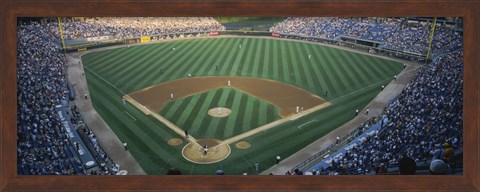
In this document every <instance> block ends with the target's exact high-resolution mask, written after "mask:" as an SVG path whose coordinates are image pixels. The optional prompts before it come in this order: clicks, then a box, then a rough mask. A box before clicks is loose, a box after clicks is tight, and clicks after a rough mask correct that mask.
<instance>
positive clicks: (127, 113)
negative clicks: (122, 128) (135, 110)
mask: <svg viewBox="0 0 480 192" xmlns="http://www.w3.org/2000/svg"><path fill="white" fill-rule="evenodd" d="M123 113H125V114H126V115H128V116H130V117H131V118H132V119H133V121H136V120H137V119H135V117H133V116H132V115H131V114H130V113H129V112H127V111H123Z"/></svg>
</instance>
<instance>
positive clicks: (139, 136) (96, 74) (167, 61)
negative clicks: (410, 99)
mask: <svg viewBox="0 0 480 192" xmlns="http://www.w3.org/2000/svg"><path fill="white" fill-rule="evenodd" d="M239 44H241V45H242V48H239ZM172 48H175V49H176V51H173V50H172ZM308 55H311V56H312V58H311V59H308ZM82 60H83V64H84V67H85V74H86V77H87V83H88V86H89V91H90V95H91V98H92V102H93V104H94V107H95V109H96V110H97V111H98V113H99V114H100V115H101V116H102V118H103V119H104V120H105V121H106V122H107V124H108V125H109V126H110V127H111V128H112V130H113V131H114V132H115V133H116V134H117V136H118V137H119V138H120V139H121V140H122V141H124V142H128V145H129V150H130V151H131V153H132V154H133V155H134V157H135V158H136V159H137V161H139V163H140V164H141V166H142V167H143V168H144V169H145V171H147V173H148V174H165V173H166V172H167V170H168V169H169V168H171V167H177V168H179V169H180V170H181V171H182V173H183V174H195V175H199V174H207V175H212V174H214V173H215V171H216V170H217V169H223V170H224V171H225V173H226V174H237V175H238V174H241V173H243V172H248V173H249V174H254V173H255V171H254V166H253V164H254V162H255V161H259V162H260V169H261V170H265V169H267V168H269V167H270V166H272V165H274V163H275V156H276V155H280V156H282V158H286V157H288V156H289V155H291V154H293V153H295V152H296V151H298V150H299V149H301V148H303V147H305V146H306V145H308V144H309V143H311V142H313V141H315V140H316V139H318V138H320V137H322V136H323V135H325V134H326V133H328V132H330V131H331V130H334V129H336V128H337V127H339V126H340V125H342V124H344V123H345V122H347V121H348V120H350V119H352V118H353V116H354V110H355V109H357V108H358V109H361V108H363V107H365V106H366V105H367V104H368V103H369V102H370V101H371V100H372V99H373V98H374V97H375V96H376V95H377V94H378V93H379V92H380V87H381V85H386V84H388V83H389V82H390V81H391V80H392V79H393V76H394V75H396V74H398V73H399V72H400V71H401V70H402V67H403V65H402V64H401V63H398V62H395V61H390V60H385V59H381V58H377V57H371V56H367V55H362V54H358V53H353V52H349V51H344V50H340V49H336V48H331V47H327V46H322V45H317V44H310V43H303V42H295V41H286V40H280V39H261V38H211V39H189V40H177V41H169V42H163V43H157V44H145V45H139V46H131V47H124V48H118V49H112V50H105V51H99V52H93V53H89V54H86V55H84V56H83V57H82ZM216 65H218V66H219V70H215V66H216ZM161 71H164V73H160V72H161ZM189 73H191V74H192V75H194V76H248V77H259V78H265V79H273V80H276V81H280V82H284V83H288V84H292V85H295V86H298V87H301V88H303V89H306V90H308V91H310V92H312V93H314V94H317V95H319V96H321V97H323V98H324V99H326V100H327V101H329V102H331V103H332V105H331V106H329V107H327V108H325V109H323V110H321V111H318V112H315V113H313V114H311V115H308V116H305V117H302V118H300V119H297V120H294V121H289V122H287V123H285V124H282V125H280V126H277V127H275V128H272V129H270V130H267V131H264V132H260V133H258V134H256V135H253V136H250V137H248V138H245V139H244V141H248V142H250V143H251V144H252V146H251V147H250V148H249V149H246V150H240V149H236V148H235V147H234V146H233V145H231V148H232V153H231V154H230V156H229V157H228V158H227V159H225V160H223V161H220V162H218V163H213V164H207V165H200V164H194V163H191V162H189V161H187V160H185V159H184V158H183V157H182V154H181V149H182V148H183V146H184V145H185V144H186V143H183V144H182V145H179V146H176V147H172V146H170V145H168V144H167V141H168V139H170V138H181V136H179V135H177V134H176V133H174V132H173V131H171V130H170V129H168V128H167V127H166V126H164V125H163V124H161V123H160V122H159V121H157V120H156V119H154V118H152V117H149V116H145V115H144V114H143V113H142V112H140V111H139V110H138V109H136V108H135V107H133V106H131V105H129V104H127V105H125V106H124V105H122V102H121V97H122V96H123V95H124V94H128V93H131V92H133V91H137V90H139V89H142V88H145V87H148V86H151V85H155V84H158V83H161V82H165V81H169V80H174V79H178V78H184V77H186V76H187V75H188V74H189ZM224 91H225V90H224ZM325 91H328V97H325V95H324V93H325ZM206 98H207V97H199V98H198V100H197V101H196V102H197V103H200V104H202V105H203V104H204V103H206V102H207V100H206ZM192 99H193V98H192ZM233 103H236V102H233ZM192 104H193V103H192ZM242 104H243V103H242V102H240V103H239V104H237V105H242ZM192 109H193V108H192ZM165 110H167V109H165ZM244 110H245V109H244ZM161 113H163V112H161ZM252 116H253V115H252ZM179 118H180V117H179ZM183 118H191V117H183ZM237 118H238V117H237ZM250 118H255V117H250ZM262 118H263V117H262ZM240 119H242V120H243V119H245V117H241V118H240ZM313 119H315V120H317V121H315V122H314V123H309V124H308V125H306V126H303V127H302V129H299V128H298V126H299V125H302V124H304V123H306V122H309V121H311V120H313ZM244 121H248V120H244ZM205 122H207V121H205ZM209 123H211V121H210V122H209ZM202 124H203V122H202ZM195 134H198V135H200V132H197V133H195ZM212 134H213V133H212ZM215 134H217V133H215ZM218 134H220V133H218ZM219 139H222V138H219ZM299 163H300V162H299Z"/></svg>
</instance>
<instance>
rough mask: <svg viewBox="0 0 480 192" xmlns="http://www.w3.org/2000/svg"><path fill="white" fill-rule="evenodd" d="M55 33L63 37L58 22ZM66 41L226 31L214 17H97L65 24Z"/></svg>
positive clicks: (55, 25) (74, 19)
mask: <svg viewBox="0 0 480 192" xmlns="http://www.w3.org/2000/svg"><path fill="white" fill-rule="evenodd" d="M48 25H49V28H50V30H51V31H52V33H53V34H54V35H55V36H57V37H60V30H59V27H58V23H55V22H50V23H49V24H48ZM62 27H63V36H64V39H66V40H69V39H82V38H88V37H99V36H113V37H115V38H116V39H126V38H134V37H142V36H149V35H157V34H171V33H189V32H209V31H224V30H225V27H224V26H223V25H221V24H220V23H219V22H217V21H216V20H215V19H213V18H211V17H94V18H70V19H68V20H66V21H65V22H63V23H62Z"/></svg>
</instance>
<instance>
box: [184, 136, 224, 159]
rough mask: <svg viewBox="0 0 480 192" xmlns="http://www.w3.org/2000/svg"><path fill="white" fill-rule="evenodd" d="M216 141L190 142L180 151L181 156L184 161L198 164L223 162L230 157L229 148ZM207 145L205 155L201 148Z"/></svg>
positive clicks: (201, 140) (199, 140)
mask: <svg viewBox="0 0 480 192" xmlns="http://www.w3.org/2000/svg"><path fill="white" fill-rule="evenodd" d="M220 142H222V141H220V140H217V139H198V140H197V143H198V144H199V145H197V144H196V143H192V142H190V143H189V144H187V145H185V147H183V150H182V155H183V157H184V158H185V159H186V160H189V161H191V162H194V163H199V164H210V163H216V162H219V161H222V160H224V159H225V158H227V157H228V155H230V151H231V150H230V146H229V145H228V144H223V145H220V146H218V144H219V143H220ZM205 145H207V148H208V150H207V153H206V154H205V151H204V150H203V146H205Z"/></svg>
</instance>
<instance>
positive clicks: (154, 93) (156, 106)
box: [129, 77, 325, 117]
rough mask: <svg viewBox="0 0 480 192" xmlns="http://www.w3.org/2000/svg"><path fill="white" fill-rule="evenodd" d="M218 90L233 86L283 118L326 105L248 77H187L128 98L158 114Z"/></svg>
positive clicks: (302, 93)
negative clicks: (173, 102) (181, 100)
mask: <svg viewBox="0 0 480 192" xmlns="http://www.w3.org/2000/svg"><path fill="white" fill-rule="evenodd" d="M228 81H230V85H228ZM221 87H233V88H236V89H238V90H241V91H243V92H246V93H248V94H250V95H252V96H255V97H257V98H260V99H262V100H265V101H267V102H269V103H271V104H273V105H276V106H278V107H279V108H280V116H282V117H288V116H290V115H294V114H295V113H296V107H297V106H300V107H303V109H304V110H307V109H310V108H313V107H315V106H318V105H320V104H323V103H325V100H323V99H322V98H320V97H318V96H316V95H314V94H312V93H310V92H308V91H306V90H304V89H301V88H298V87H295V86H292V85H289V84H285V83H281V82H278V81H273V80H267V79H260V78H250V77H189V78H184V79H177V80H173V81H168V82H165V83H162V84H158V85H154V86H151V87H147V88H144V89H142V90H139V91H136V92H133V93H131V94H129V96H130V97H131V98H133V99H134V100H135V101H137V102H138V103H140V104H142V105H144V106H146V107H147V108H149V109H150V110H151V111H153V112H157V113H158V112H160V110H161V109H162V108H163V107H164V106H165V105H166V103H167V102H169V101H171V100H174V99H178V98H182V97H187V96H191V95H195V94H198V93H201V92H204V91H208V90H212V89H216V88H221ZM171 94H173V99H172V98H171Z"/></svg>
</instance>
